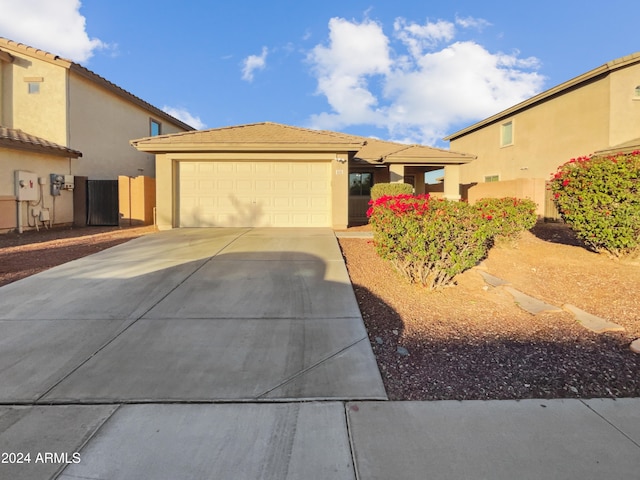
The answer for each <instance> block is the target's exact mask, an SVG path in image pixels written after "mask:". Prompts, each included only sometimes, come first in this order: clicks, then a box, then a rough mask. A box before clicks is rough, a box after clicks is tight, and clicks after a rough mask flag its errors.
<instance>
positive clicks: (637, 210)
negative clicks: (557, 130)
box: [550, 151, 640, 257]
mask: <svg viewBox="0 0 640 480" xmlns="http://www.w3.org/2000/svg"><path fill="white" fill-rule="evenodd" d="M550 189H551V191H552V192H553V197H554V201H555V203H556V205H557V206H558V210H559V211H560V214H561V215H562V218H563V219H564V220H565V222H567V223H568V224H569V225H570V226H571V228H572V229H573V230H574V231H575V233H576V235H577V236H578V237H579V238H580V239H582V240H583V241H584V243H585V244H586V245H588V246H589V247H591V248H593V249H594V250H595V251H597V252H606V253H608V254H609V255H611V256H613V257H622V256H626V255H632V254H637V253H638V250H639V245H640V151H636V152H633V153H630V154H618V155H611V156H591V157H580V158H574V159H571V160H570V161H569V162H567V163H565V164H564V165H561V166H560V167H559V168H558V171H557V172H556V173H555V174H554V175H553V177H552V179H551V183H550Z"/></svg>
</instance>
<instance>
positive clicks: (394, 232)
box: [367, 195, 492, 290]
mask: <svg viewBox="0 0 640 480" xmlns="http://www.w3.org/2000/svg"><path fill="white" fill-rule="evenodd" d="M370 204H371V208H370V209H369V211H368V212H367V214H368V216H369V223H370V224H371V225H372V228H373V232H374V237H373V238H374V244H375V247H376V251H377V253H378V255H380V256H381V257H382V258H384V259H386V260H389V261H391V263H392V264H393V265H394V267H395V268H396V269H397V270H398V271H399V272H400V273H401V274H402V275H403V276H404V277H405V278H406V279H407V280H408V281H409V282H410V283H421V284H422V285H424V286H426V287H427V288H429V289H431V290H433V289H436V288H439V287H443V286H446V285H450V284H452V283H453V281H454V277H455V276H456V275H457V274H459V273H462V272H463V271H465V270H467V269H468V268H470V267H472V266H474V265H476V264H477V263H478V262H479V261H480V260H481V259H482V258H484V257H485V256H486V254H487V251H488V248H489V246H488V245H489V240H490V239H491V236H492V233H491V229H490V228H489V223H488V221H487V220H486V219H485V218H483V217H482V216H481V215H479V214H478V210H477V209H476V208H475V207H473V206H471V205H469V204H467V203H464V202H452V201H447V200H441V199H431V198H429V196H428V195H417V196H414V195H398V196H394V197H392V196H383V197H380V198H378V199H377V200H372V201H371V202H370Z"/></svg>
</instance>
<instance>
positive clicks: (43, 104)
mask: <svg viewBox="0 0 640 480" xmlns="http://www.w3.org/2000/svg"><path fill="white" fill-rule="evenodd" d="M189 130H193V128H192V127H190V126H189V125H187V124H185V123H183V122H181V121H180V120H178V119H176V118H174V117H172V116H170V115H168V114H166V113H165V112H163V111H161V110H160V109H158V108H156V107H154V106H153V105H150V104H148V103H147V102H145V101H143V100H141V99H140V98H138V97H136V96H134V95H132V94H131V93H129V92H127V91H125V90H123V89H122V88H120V87H118V86H117V85H115V84H113V83H111V82H109V81H108V80H106V79H104V78H102V77H101V76H99V75H97V74H95V73H93V72H92V71H90V70H88V69H86V68H85V67H83V66H81V65H79V64H77V63H74V62H72V61H70V60H66V59H64V58H61V57H59V56H57V55H54V54H52V53H48V52H45V51H42V50H38V49H36V48H32V47H29V46H27V45H23V44H20V43H16V42H13V41H11V40H7V39H5V38H0V132H1V133H0V231H6V230H9V229H15V228H17V227H19V226H24V227H25V228H28V226H29V225H33V222H34V221H35V220H34V218H32V215H33V212H32V210H33V209H34V208H35V209H37V210H41V211H44V212H46V214H47V215H49V216H50V217H54V218H55V223H71V222H72V221H73V193H72V191H71V188H70V184H69V182H67V183H66V186H67V187H69V188H63V189H62V191H60V195H56V196H55V198H54V196H52V195H51V194H50V193H51V185H50V175H51V174H59V175H68V176H70V177H73V176H80V177H88V178H89V179H94V180H116V179H117V178H118V176H120V175H123V176H129V177H135V176H140V175H144V176H149V177H153V176H154V175H155V163H154V159H153V156H152V155H149V154H147V153H144V152H138V151H136V150H135V149H132V148H131V146H130V144H129V141H130V139H132V138H138V137H141V136H150V135H154V134H163V133H174V132H183V131H189ZM16 172H25V174H24V175H23V176H24V177H25V178H27V180H29V181H27V182H26V183H25V185H26V187H24V186H23V187H22V189H20V188H18V187H17V186H16V185H17V180H16V175H17V174H16ZM29 173H31V174H33V176H30V175H28V174H29ZM70 177H68V178H67V179H66V180H69V181H70ZM32 178H35V179H36V181H35V184H36V185H35V186H34V185H33V183H34V182H33V180H32ZM23 180H24V179H23ZM62 186H63V187H64V186H65V183H63V185H62ZM25 188H28V189H35V191H33V192H26V193H27V195H26V197H28V198H32V197H33V196H34V195H35V196H36V197H37V198H38V200H37V201H34V200H28V201H24V202H19V203H18V196H19V194H20V193H25V190H24V189H25ZM35 203H38V204H37V205H35ZM34 205H35V206H34ZM18 217H20V218H18Z"/></svg>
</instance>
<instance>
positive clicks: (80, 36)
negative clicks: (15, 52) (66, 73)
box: [0, 0, 111, 63]
mask: <svg viewBox="0 0 640 480" xmlns="http://www.w3.org/2000/svg"><path fill="white" fill-rule="evenodd" d="M80 6H81V3H80V0H56V1H55V2H54V1H51V0H0V12H2V14H0V32H1V35H2V36H3V37H5V38H8V39H10V40H14V41H16V42H20V43H24V44H26V45H29V46H31V47H34V48H40V49H42V50H46V51H49V52H51V53H54V54H56V55H60V56H61V57H65V58H68V59H70V60H73V61H75V62H78V63H82V62H86V61H87V60H89V59H90V58H91V57H92V56H93V54H94V52H95V51H96V50H99V49H108V48H111V47H110V46H109V45H108V44H106V43H104V42H103V41H102V40H99V39H97V38H90V37H89V35H88V34H87V31H86V19H85V17H83V16H82V15H81V14H80Z"/></svg>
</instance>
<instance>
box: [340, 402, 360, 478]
mask: <svg viewBox="0 0 640 480" xmlns="http://www.w3.org/2000/svg"><path fill="white" fill-rule="evenodd" d="M348 404H349V402H343V406H344V422H345V425H346V427H347V438H348V439H349V454H350V455H351V464H352V465H353V475H354V477H355V479H356V480H360V471H359V469H358V461H357V459H356V449H355V442H354V439H353V435H352V434H351V424H350V422H349V413H348V410H347V409H348V408H349V407H348Z"/></svg>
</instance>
